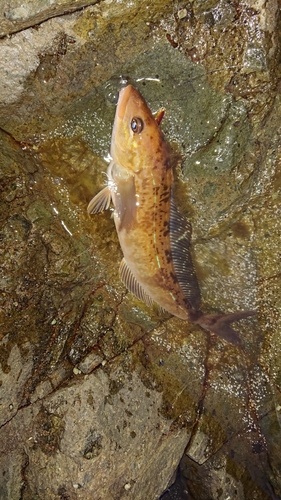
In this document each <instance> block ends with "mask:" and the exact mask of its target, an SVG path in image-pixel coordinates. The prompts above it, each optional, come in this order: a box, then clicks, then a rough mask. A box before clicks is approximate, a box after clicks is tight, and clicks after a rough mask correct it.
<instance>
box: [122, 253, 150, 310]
mask: <svg viewBox="0 0 281 500" xmlns="http://www.w3.org/2000/svg"><path fill="white" fill-rule="evenodd" d="M119 272H120V277H121V279H122V281H123V283H124V285H125V286H126V287H127V288H128V290H129V291H130V292H132V293H133V294H134V295H135V296H136V297H137V298H138V299H140V300H142V301H143V302H145V303H146V304H147V305H148V306H151V305H152V303H153V300H152V298H151V297H150V296H149V295H148V294H147V293H146V292H145V290H144V289H143V288H142V286H141V284H140V283H139V282H138V280H137V279H136V278H135V277H134V275H133V273H132V271H131V269H130V268H129V267H128V265H127V262H126V261H125V259H124V258H123V259H122V260H121V263H120V268H119Z"/></svg>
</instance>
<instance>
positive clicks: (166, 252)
mask: <svg viewBox="0 0 281 500" xmlns="http://www.w3.org/2000/svg"><path fill="white" fill-rule="evenodd" d="M165 255H166V259H167V263H168V264H170V262H172V252H171V250H167V249H166V250H165Z"/></svg>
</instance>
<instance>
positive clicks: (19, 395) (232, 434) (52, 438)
mask: <svg viewBox="0 0 281 500" xmlns="http://www.w3.org/2000/svg"><path fill="white" fill-rule="evenodd" d="M90 4H91V5H90ZM277 5H278V4H277V1H275V0H270V1H269V2H266V3H262V2H260V3H259V4H257V3H256V2H254V1H250V0H249V1H248V2H247V3H245V2H244V3H243V4H242V3H237V2H236V3H234V2H233V3H230V2H225V1H223V0H221V1H220V2H218V1H217V0H210V1H208V2H202V1H200V0H195V1H194V2H192V3H188V4H186V3H181V2H177V3H172V2H169V1H168V0H167V1H163V2H153V3H151V2H148V1H145V0H134V1H130V2H114V1H112V2H111V1H109V0H105V1H101V2H82V1H80V2H79V1H72V2H71V1H66V0H63V1H59V2H55V4H54V3H53V2H50V1H46V2H28V1H27V2H25V3H22V1H21V2H19V1H16V0H13V1H11V2H9V4H8V3H7V5H5V6H4V7H3V6H1V9H2V11H1V16H0V33H1V36H4V35H7V36H4V37H3V38H2V40H0V81H1V86H0V127H1V131H0V142H1V147H0V156H1V161H0V175H1V197H0V205H1V207H0V218H1V229H0V251H1V261H0V266H1V271H0V283H1V287H0V288H1V309H0V321H1V329H0V363H1V366H0V380H1V382H0V385H1V389H0V390H1V393H0V398H1V405H0V419H1V428H0V442H1V456H0V467H1V476H0V477H1V479H0V498H1V499H2V498H3V499H5V500H6V499H11V500H17V499H22V500H31V499H32V500H34V499H35V498H36V499H42V500H46V499H47V500H48V499H51V500H53V499H54V500H59V499H66V498H67V499H81V500H84V499H85V500H87V499H91V500H92V499H93V498H94V500H98V499H101V500H110V499H112V500H117V499H119V498H127V499H134V500H135V499H140V500H142V499H143V498H148V499H149V500H153V499H155V500H157V499H159V497H160V496H161V495H163V496H162V498H163V500H164V499H165V500H169V499H170V500H173V499H174V500H175V499H176V498H194V499H196V500H204V499H208V500H209V499H214V500H215V499H216V500H217V499H218V498H225V499H226V498H238V499H239V500H240V499H245V500H252V499H253V498H254V499H255V500H264V499H267V498H269V499H270V498H274V499H276V498H278V497H281V477H280V476H281V473H280V470H281V463H280V443H281V441H280V440H281V433H280V419H281V416H280V415H281V414H280V409H281V396H280V384H281V340H280V307H281V305H280V304H281V292H280V290H281V286H280V274H279V268H278V266H279V263H280V206H281V204H280V189H281V181H280V179H281V170H280V156H281V155H280V118H281V103H280V84H279V83H278V82H279V78H280V67H279V65H278V61H279V60H280V59H278V58H279V55H280V54H279V51H280V47H279V45H278V36H277V34H278V29H280V25H279V24H278V23H279V20H278V17H277V14H278V10H277ZM84 7H85V8H84ZM27 28H28V29H27ZM124 80H125V81H129V82H131V83H133V84H134V85H136V86H137V87H138V88H139V89H140V90H141V92H142V93H143V95H144V97H145V98H146V99H147V101H148V103H149V105H150V106H151V108H152V109H153V110H154V111H157V109H159V107H161V106H164V107H165V108H166V114H165V117H164V120H163V130H164V133H165V135H166V137H167V139H168V140H169V141H170V143H171V145H172V148H173V151H174V153H175V154H174V157H175V171H176V177H177V180H176V195H177V200H178V203H179V206H180V208H181V210H182V212H183V213H184V214H185V215H186V217H187V218H189V220H191V222H192V225H193V235H194V238H193V239H194V244H193V247H194V258H195V264H196V270H197V273H198V277H199V280H200V285H201V289H202V296H203V305H202V307H203V309H204V311H206V312H211V311H212V312H213V311H234V310H237V309H249V308H251V309H252V308H255V309H257V310H258V317H257V319H250V320H248V321H245V322H244V323H243V322H241V323H240V324H239V325H237V327H238V328H239V332H240V335H241V338H242V340H243V347H242V348H238V347H235V346H232V345H228V344H226V343H224V342H223V341H221V340H219V339H218V338H217V337H215V336H214V335H210V336H209V335H207V334H206V333H204V332H203V331H201V330H200V329H198V328H197V327H194V326H192V325H189V324H186V323H184V322H182V321H180V320H179V319H177V318H170V317H169V316H167V315H164V314H163V313H160V312H159V311H157V310H156V309H151V308H148V307H146V306H145V305H144V304H142V303H140V302H139V301H138V300H137V299H135V298H134V297H133V296H132V295H130V294H129V293H128V292H127V291H126V289H125V288H124V286H123V285H122V283H121V281H120V279H119V276H118V262H119V261H120V260H121V251H120V249H119V245H118V241H117V236H116V234H115V231H114V227H113V222H112V220H111V217H110V214H103V215H100V216H96V217H90V216H88V215H87V213H86V207H87V203H88V201H89V200H90V199H91V197H92V196H93V195H94V194H95V193H96V192H97V191H98V190H99V189H100V188H101V186H102V185H103V183H104V172H105V171H106V167H107V161H108V151H109V145H110V136H111V129H112V122H113V117H114V112H115V103H116V99H117V95H118V89H119V88H120V84H121V81H124ZM179 464H180V465H179ZM178 465H179V467H178ZM177 468H178V473H177V475H175V472H176V470H177ZM174 481H175V483H174V485H173V482H174Z"/></svg>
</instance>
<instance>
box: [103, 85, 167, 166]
mask: <svg viewBox="0 0 281 500" xmlns="http://www.w3.org/2000/svg"><path fill="white" fill-rule="evenodd" d="M160 121H161V120H157V117H156V119H155V117H154V116H153V114H152V112H151V111H150V109H149V107H148V106H147V104H146V102H145V100H144V98H143V97H142V96H141V94H140V93H139V92H138V90H137V89H135V88H134V87H133V86H132V85H128V86H127V87H125V88H123V89H122V90H121V91H120V93H119V99H118V103H117V109H116V114H115V121H114V125H113V131H112V140H111V156H112V159H113V162H114V163H116V164H117V165H119V166H120V167H122V168H123V169H125V170H126V171H127V174H131V175H132V174H134V175H135V174H138V173H139V172H141V171H142V170H143V169H144V168H151V167H152V165H155V162H156V161H157V159H158V162H159V159H160V158H159V156H161V154H163V152H164V154H165V155H167V153H166V148H167V146H166V144H165V141H164V138H163V135H162V132H161V130H160V127H159V123H160Z"/></svg>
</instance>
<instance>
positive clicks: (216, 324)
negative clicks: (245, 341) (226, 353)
mask: <svg viewBox="0 0 281 500" xmlns="http://www.w3.org/2000/svg"><path fill="white" fill-rule="evenodd" d="M255 314H257V312H256V311H237V312H234V313H229V314H202V316H200V317H199V318H198V319H197V320H196V321H195V323H197V324H198V325H200V326H201V327H202V328H204V330H208V331H209V332H213V333H215V334H216V335H218V336H219V337H221V338H222V339H224V340H227V342H230V343H231V344H235V345H241V338H240V336H239V334H238V332H237V331H236V330H234V329H233V328H232V327H231V326H230V325H231V323H234V322H235V321H240V319H244V318H248V316H254V315H255Z"/></svg>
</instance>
